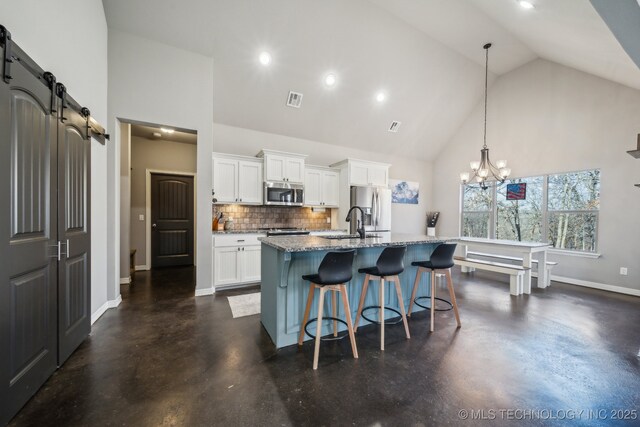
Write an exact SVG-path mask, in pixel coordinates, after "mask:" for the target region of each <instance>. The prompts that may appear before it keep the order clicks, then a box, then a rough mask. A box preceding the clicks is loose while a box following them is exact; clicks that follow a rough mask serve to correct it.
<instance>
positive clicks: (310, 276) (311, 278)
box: [302, 274, 351, 286]
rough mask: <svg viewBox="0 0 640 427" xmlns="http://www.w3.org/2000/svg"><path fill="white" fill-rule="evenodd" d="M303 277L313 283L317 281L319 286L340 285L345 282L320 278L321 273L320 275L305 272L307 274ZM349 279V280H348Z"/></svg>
mask: <svg viewBox="0 0 640 427" xmlns="http://www.w3.org/2000/svg"><path fill="white" fill-rule="evenodd" d="M302 279H303V280H307V281H309V282H311V283H315V284H316V285H319V286H328V285H338V284H340V283H344V282H342V281H339V282H335V281H333V280H329V281H328V282H326V281H323V280H322V279H321V278H320V275H319V274H305V275H303V276H302ZM349 280H351V279H349ZM349 280H347V282H348V281H349Z"/></svg>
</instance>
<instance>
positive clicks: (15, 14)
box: [0, 0, 112, 318]
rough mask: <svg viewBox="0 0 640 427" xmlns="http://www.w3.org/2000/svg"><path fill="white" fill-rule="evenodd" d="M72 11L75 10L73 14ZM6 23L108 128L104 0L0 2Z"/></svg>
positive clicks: (97, 299) (100, 178)
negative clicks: (102, 0)
mask: <svg viewBox="0 0 640 427" xmlns="http://www.w3.org/2000/svg"><path fill="white" fill-rule="evenodd" d="M70 11H73V13H70ZM0 16H1V17H2V18H0V19H1V22H0V23H1V24H2V25H4V26H5V27H6V28H7V29H8V30H9V31H10V32H11V35H12V37H13V40H14V41H15V42H16V43H17V44H18V45H20V47H21V48H22V49H23V50H24V51H25V52H26V53H27V54H28V55H29V56H30V57H31V58H32V59H33V60H34V61H36V62H37V63H38V64H39V65H40V66H41V67H42V68H43V69H44V70H47V71H51V72H52V73H53V74H54V75H55V76H56V78H57V80H58V81H59V82H61V83H64V85H65V86H66V87H67V89H68V91H69V94H70V95H71V96H72V97H73V98H74V99H75V100H76V101H78V102H79V103H80V105H82V106H86V107H88V108H89V109H90V110H91V115H92V116H93V117H94V118H95V119H96V120H97V121H98V122H100V123H101V124H102V125H103V126H105V127H107V131H108V132H110V131H112V128H110V127H109V126H108V123H107V22H106V19H105V16H104V10H103V8H102V2H101V1H100V0H60V1H56V2H43V1H39V0H20V1H17V0H14V1H2V2H0ZM109 144H110V143H109V142H107V146H103V145H101V144H99V143H98V142H96V141H92V143H91V157H92V158H91V223H92V231H91V232H92V239H91V312H92V314H93V315H92V318H95V316H96V315H97V314H100V313H101V311H102V310H104V309H105V308H106V306H107V303H108V301H107V281H106V275H107V263H106V258H107V246H106V241H107V235H106V232H105V231H106V230H105V229H104V224H105V223H106V222H107V197H106V194H105V192H104V191H103V190H102V189H103V188H104V187H105V186H106V183H107V147H108V145H109Z"/></svg>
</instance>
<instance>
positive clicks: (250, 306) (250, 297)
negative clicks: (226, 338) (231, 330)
mask: <svg viewBox="0 0 640 427" xmlns="http://www.w3.org/2000/svg"><path fill="white" fill-rule="evenodd" d="M227 299H228V300H229V307H231V314H232V315H233V318H234V319H235V318H237V317H244V316H252V315H254V314H260V292H256V293H253V294H246V295H236V296H234V297H227Z"/></svg>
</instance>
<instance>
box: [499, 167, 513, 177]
mask: <svg viewBox="0 0 640 427" xmlns="http://www.w3.org/2000/svg"><path fill="white" fill-rule="evenodd" d="M509 175H511V169H509V168H502V169H500V176H501V177H503V178H506V177H508V176H509Z"/></svg>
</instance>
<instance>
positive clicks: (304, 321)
mask: <svg viewBox="0 0 640 427" xmlns="http://www.w3.org/2000/svg"><path fill="white" fill-rule="evenodd" d="M315 290H316V285H314V284H313V283H312V284H311V286H309V295H308V296H307V306H306V307H305V308H304V316H303V317H302V323H301V324H300V336H299V337H298V345H302V342H303V341H304V325H306V324H307V321H308V320H309V312H310V311H311V303H312V302H313V293H314V292H315Z"/></svg>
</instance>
